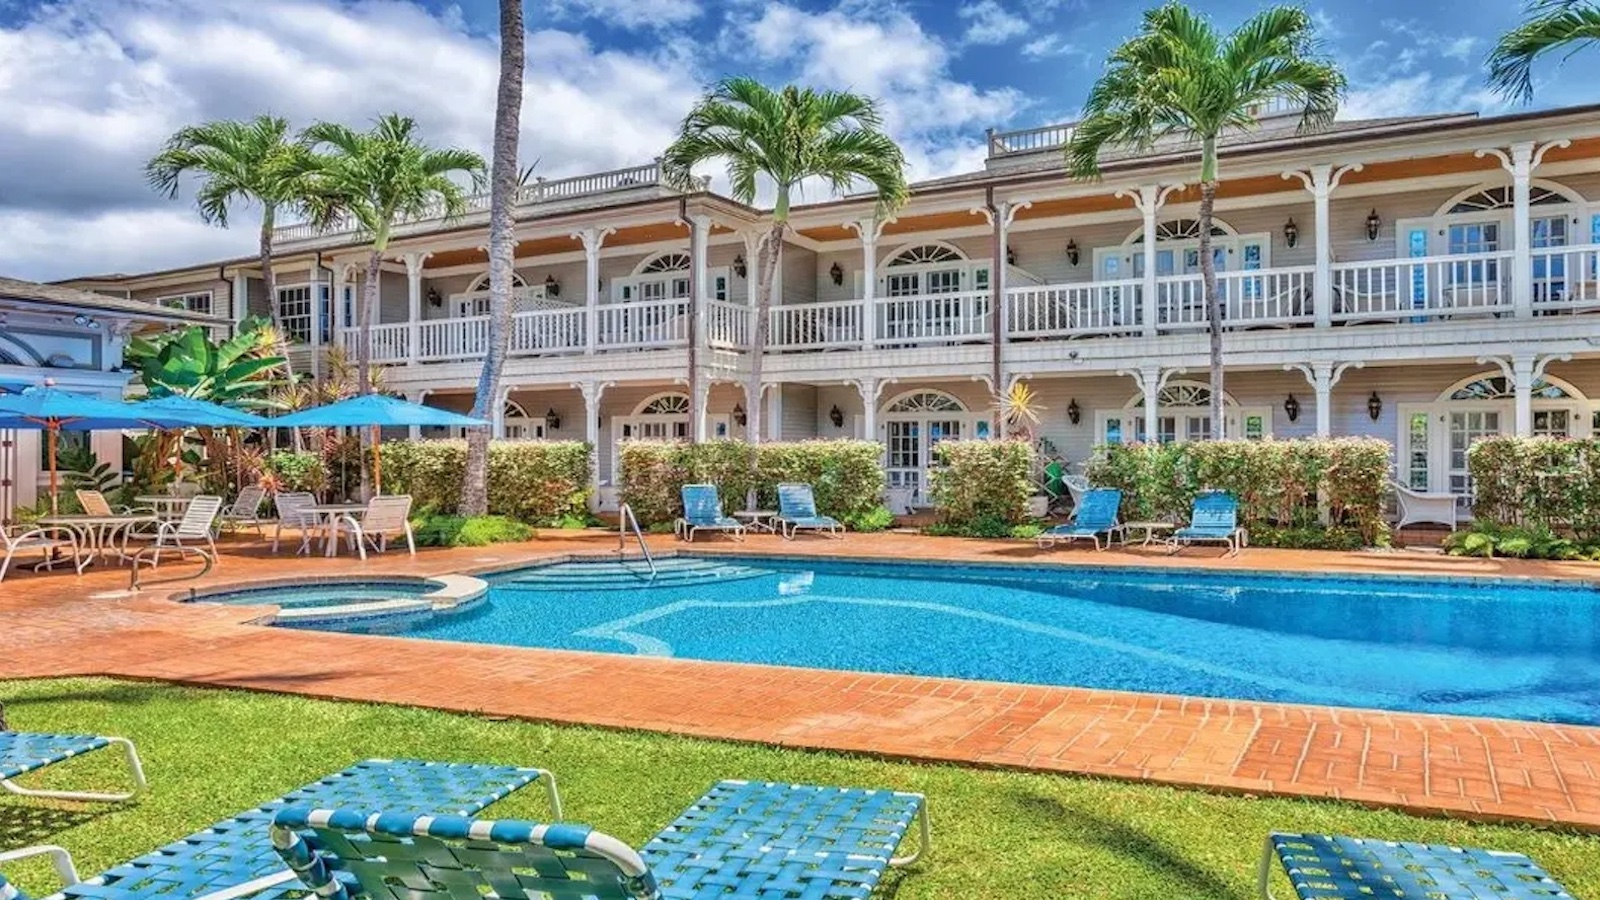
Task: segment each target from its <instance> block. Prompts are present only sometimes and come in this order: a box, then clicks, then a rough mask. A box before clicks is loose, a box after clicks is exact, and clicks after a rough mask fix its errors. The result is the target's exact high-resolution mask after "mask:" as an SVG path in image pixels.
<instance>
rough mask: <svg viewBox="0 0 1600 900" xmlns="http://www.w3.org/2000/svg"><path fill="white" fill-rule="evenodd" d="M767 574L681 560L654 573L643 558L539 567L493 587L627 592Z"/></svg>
mask: <svg viewBox="0 0 1600 900" xmlns="http://www.w3.org/2000/svg"><path fill="white" fill-rule="evenodd" d="M765 574H767V572H766V571H765V570H763V569H755V568H751V567H749V566H741V565H735V564H733V563H725V562H715V561H712V560H704V559H689V558H684V557H677V558H667V559H658V560H656V574H655V577H654V578H651V577H650V565H649V564H648V563H646V562H645V561H644V560H643V559H638V558H630V559H626V560H604V561H595V562H567V563H557V564H555V565H551V566H540V567H539V568H536V569H528V570H527V571H524V572H518V573H515V574H514V575H511V576H508V577H506V578H505V579H504V580H502V581H500V582H499V583H498V584H497V587H500V588H502V589H510V590H528V591H561V590H569V591H571V590H577V591H627V590H637V589H638V588H640V587H661V588H665V587H686V586H690V585H697V584H708V583H713V582H726V581H742V580H744V579H746V578H759V577H761V576H762V575H765Z"/></svg>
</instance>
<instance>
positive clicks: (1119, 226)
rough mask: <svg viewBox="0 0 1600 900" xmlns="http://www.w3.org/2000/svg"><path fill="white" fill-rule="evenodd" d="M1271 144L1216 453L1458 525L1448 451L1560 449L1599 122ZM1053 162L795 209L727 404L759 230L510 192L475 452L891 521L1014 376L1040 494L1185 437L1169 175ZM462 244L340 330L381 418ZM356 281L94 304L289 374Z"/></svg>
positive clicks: (1177, 216) (449, 280)
mask: <svg viewBox="0 0 1600 900" xmlns="http://www.w3.org/2000/svg"><path fill="white" fill-rule="evenodd" d="M1297 125H1298V116H1297V115H1296V114H1294V113H1293V111H1286V110H1283V109H1278V108H1268V109H1263V110H1262V111H1261V115H1260V120H1259V122H1258V127H1257V128H1254V129H1251V130H1248V131H1244V132H1240V133H1237V134H1232V135H1229V136H1227V137H1226V138H1225V139H1224V140H1223V141H1222V158H1221V172H1222V178H1223V181H1222V184H1221V187H1220V189H1219V191H1218V200H1217V203H1216V221H1215V223H1214V225H1213V229H1212V243H1213V255H1214V260H1215V263H1216V268H1217V270H1218V273H1219V276H1218V277H1219V281H1220V285H1219V287H1220V292H1221V295H1222V299H1223V317H1224V327H1225V329H1226V332H1225V336H1224V351H1225V359H1226V379H1225V390H1226V395H1225V397H1224V404H1225V409H1226V410H1227V412H1226V416H1227V422H1226V433H1227V435H1228V436H1230V437H1244V438H1265V437H1269V436H1270V437H1296V436H1303V435H1313V434H1332V435H1376V436H1379V437H1382V438H1385V439H1387V440H1389V441H1392V442H1393V443H1394V444H1395V446H1396V448H1397V460H1396V466H1397V473H1398V476H1399V478H1400V479H1401V480H1403V481H1404V482H1406V483H1408V484H1411V485H1413V486H1416V487H1418V488H1422V489H1429V490H1449V491H1455V492H1457V493H1461V494H1465V493H1466V492H1467V490H1468V488H1469V485H1468V479H1467V471H1466V458H1465V451H1466V448H1467V446H1468V445H1469V444H1470V443H1471V441H1472V440H1474V439H1475V438H1477V437H1479V436H1482V435H1485V434H1495V433H1516V434H1552V435H1572V436H1584V435H1588V434H1590V432H1591V430H1593V429H1594V428H1595V427H1596V425H1595V420H1596V409H1597V407H1596V401H1595V399H1591V398H1596V399H1600V315H1595V313H1600V107H1583V108H1571V109H1558V110H1550V111H1543V112H1536V113H1524V114H1516V115H1506V116H1498V117H1481V116H1478V115H1473V114H1446V115H1430V116H1417V117H1407V118H1392V119H1377V120H1360V121H1340V122H1338V123H1336V124H1334V125H1332V126H1330V127H1328V128H1325V129H1322V130H1319V131H1317V132H1315V133H1306V134H1302V133H1299V132H1298V130H1297ZM1071 133H1072V126H1070V125H1061V126H1051V127H1047V128H1039V129H1032V130H1026V131H1014V132H996V133H991V134H990V135H989V136H988V145H989V153H988V159H987V162H986V164H985V166H984V168H983V169H982V170H981V171H975V172H970V173H965V174H960V175H956V176H953V177H948V178H940V179H936V180H932V181H925V182H922V183H919V184H916V185H914V187H913V191H912V196H911V200H910V202H909V203H908V204H907V205H906V206H905V207H904V208H902V209H901V210H899V211H898V213H897V215H896V216H895V217H894V218H892V219H888V220H883V219H878V218H875V217H874V201H873V198H872V197H870V196H863V197H847V198H843V199H837V200H830V201H827V202H820V203H814V204H810V205H804V206H800V207H797V208H796V209H795V210H794V211H793V213H792V223H793V225H794V230H793V232H792V233H791V235H790V237H789V239H788V241H787V242H786V244H785V246H784V249H783V265H782V267H781V269H780V272H779V275H778V283H777V286H776V299H775V305H774V307H773V309H772V310H771V314H770V316H771V317H770V322H769V325H770V338H769V341H768V345H767V347H766V350H765V353H766V357H765V363H764V372H763V386H764V393H763V396H762V397H760V398H752V397H747V396H746V395H745V391H744V382H745V377H746V372H747V371H748V365H749V353H750V352H751V350H750V343H751V335H752V332H753V322H754V314H755V312H754V306H755V296H754V294H755V284H754V272H755V268H756V261H757V258H758V250H759V248H760V240H761V237H762V235H763V234H764V232H765V231H766V228H767V225H768V216H767V213H766V212H765V211H763V210H760V209H753V208H750V207H747V206H744V205H742V204H739V203H736V202H734V201H732V200H729V199H727V198H725V197H722V196H719V195H718V194H716V193H714V192H712V191H711V190H709V188H708V187H707V186H706V185H705V184H703V183H702V184H696V185H694V186H693V187H694V189H693V190H689V191H680V190H675V189H673V188H671V187H669V186H668V185H667V183H666V182H665V181H664V179H663V178H662V177H661V173H660V171H659V169H658V167H657V166H656V165H654V164H647V165H643V166H640V167H637V168H633V169H626V170H620V171H613V172H605V173H600V174H596V175H589V176H583V177H579V178H570V179H562V180H556V181H541V182H537V183H535V184H533V185H529V186H527V187H525V188H523V189H522V192H521V194H520V197H519V203H518V207H517V222H518V224H517V235H518V245H517V251H516V273H517V279H518V287H517V295H516V313H515V317H514V318H515V326H514V330H513V334H512V337H511V358H510V361H509V363H508V365H507V369H506V380H505V384H506V396H505V398H504V401H503V403H501V404H499V407H500V410H499V411H500V415H499V416H498V417H497V419H496V428H497V430H498V431H499V432H500V433H501V434H503V435H504V436H506V437H512V438H575V439H586V440H589V441H591V442H593V443H594V445H595V446H596V448H597V479H598V481H599V483H600V484H601V486H602V497H603V498H605V499H606V500H607V501H609V500H610V499H612V498H611V497H610V494H609V492H608V490H606V488H607V487H608V486H609V485H610V484H611V483H612V482H613V480H614V476H615V469H614V467H615V460H616V454H615V452H614V448H615V447H616V445H617V444H618V442H620V441H623V440H627V439H630V438H688V437H693V436H701V437H705V436H712V437H715V436H721V435H733V436H737V435H740V434H741V433H743V430H744V427H745V425H746V423H747V422H748V419H749V417H750V416H757V415H759V416H764V417H765V419H764V422H765V423H766V427H765V428H764V430H763V433H764V435H765V436H767V437H769V438H781V439H784V440H793V439H803V438H813V437H836V436H855V437H862V438H870V439H873V440H877V441H879V442H881V443H882V444H883V446H884V453H885V461H886V463H887V466H888V470H889V473H890V478H891V482H892V486H893V487H894V488H895V489H896V492H895V497H894V499H895V500H896V501H897V502H913V503H914V502H919V501H920V493H919V492H920V490H921V488H922V487H923V486H924V485H925V484H926V471H927V467H928V466H929V464H930V461H931V459H932V455H931V451H932V449H933V447H934V445H936V444H937V443H938V442H939V441H942V440H950V439H958V438H969V437H983V436H986V435H988V433H989V429H990V424H989V422H990V419H991V417H992V408H993V404H994V397H995V396H996V393H997V392H999V391H1002V390H1003V389H1004V387H1005V385H1006V384H1007V383H1009V382H1010V381H1011V380H1013V379H1019V378H1020V379H1027V380H1028V382H1029V383H1030V384H1031V385H1032V386H1033V387H1034V388H1035V389H1036V390H1037V391H1038V393H1039V394H1040V395H1041V399H1042V402H1043V404H1044V406H1045V408H1046V411H1045V422H1044V424H1043V427H1042V435H1043V437H1044V438H1045V439H1046V440H1047V441H1048V442H1049V447H1050V448H1051V450H1052V452H1054V453H1056V454H1057V455H1059V456H1062V457H1064V458H1065V459H1066V460H1068V462H1069V463H1078V462H1081V461H1082V460H1084V459H1085V458H1086V457H1088V456H1089V454H1090V453H1091V451H1092V448H1093V447H1094V446H1095V445H1097V444H1100V443H1103V442H1108V441H1109V442H1117V441H1133V440H1146V439H1156V440H1162V441H1189V440H1203V439H1206V438H1208V437H1210V436H1212V435H1213V433H1214V431H1215V428H1214V423H1212V422H1211V420H1210V413H1209V401H1210V388H1209V386H1208V380H1209V379H1208V353H1207V338H1206V306H1205V303H1204V299H1203V292H1202V288H1201V282H1200V260H1199V251H1198V242H1199V237H1200V235H1199V229H1198V223H1197V221H1196V207H1197V203H1198V199H1199V196H1198V190H1197V188H1196V186H1195V185H1194V179H1195V177H1196V174H1197V171H1198V168H1199V166H1198V153H1197V149H1196V147H1195V146H1193V145H1190V144H1186V143H1182V142H1178V141H1172V142H1167V143H1163V144H1159V145H1157V146H1156V147H1154V148H1152V149H1151V150H1149V151H1144V152H1131V151H1130V152H1125V153H1119V154H1115V155H1113V156H1112V157H1110V158H1108V159H1106V160H1104V161H1103V167H1102V168H1103V177H1102V178H1101V179H1100V180H1097V181H1093V182H1085V181H1079V180H1073V179H1070V178H1069V177H1067V175H1066V174H1065V170H1064V164H1063V158H1062V147H1063V145H1064V143H1065V142H1066V141H1067V140H1068V139H1069V138H1070V136H1071ZM486 220H487V201H486V200H483V199H480V200H477V201H475V202H474V205H473V207H472V210H471V212H469V214H468V215H467V216H466V217H464V218H461V219H457V220H455V221H448V222H446V221H441V220H438V219H431V220H426V221H417V222H412V223H408V224H407V225H405V226H404V227H403V228H402V229H401V230H400V233H399V236H398V237H397V238H396V239H395V241H394V242H393V245H392V247H391V249H390V251H389V253H388V256H387V259H386V261H385V265H384V270H383V274H382V281H381V284H380V285H379V289H380V298H381V299H380V311H379V315H378V318H377V322H376V324H374V325H373V326H372V328H371V330H370V334H371V341H372V348H373V351H372V352H373V356H374V359H375V360H376V362H377V363H378V364H380V365H382V366H383V367H385V372H384V385H385V388H386V389H388V390H392V391H396V392H399V393H403V394H405V395H407V396H409V397H410V398H412V399H414V400H420V401H423V402H426V403H429V404H434V405H438V406H441V407H449V408H452V409H458V410H464V409H466V408H467V407H468V406H469V405H470V403H471V392H472V390H473V388H474V387H475V385H476V381H477V377H478V373H479V368H480V360H481V358H482V355H483V352H484V347H485V342H486V338H487V317H486V313H487V302H488V301H487V270H488V259H487V255H486V252H485V245H486V244H487V221H486ZM364 260H365V250H364V247H363V242H362V239H361V236H360V235H359V234H357V233H355V231H354V230H353V229H341V228H337V227H336V228H332V229H328V230H322V231H316V230H313V229H311V228H308V227H306V226H303V225H291V226H287V227H284V228H281V229H280V230H279V233H278V235H277V258H276V260H275V266H276V267H277V272H278V276H277V277H278V289H277V292H276V293H277V296H275V297H266V296H265V295H264V292H263V290H262V288H261V281H260V278H259V274H260V273H259V271H258V270H257V268H256V266H255V264H254V262H253V261H252V260H244V259H241V260H232V261H225V262H222V263H220V264H219V263H215V262H213V263H206V264H203V265H196V266H194V267H192V268H186V269H180V270H174V271H168V272H157V273H151V274H147V275H140V276H135V277H129V278H125V279H117V280H116V284H115V285H109V287H115V288H116V289H119V290H122V291H124V292H125V294H126V296H128V297H131V298H135V299H141V300H147V301H152V302H154V303H156V304H159V305H161V306H164V307H183V308H187V309H193V310H197V311H208V312H210V313H213V314H217V315H220V316H225V317H234V318H239V317H242V316H243V315H245V314H247V313H251V314H265V313H267V312H268V311H269V308H270V307H269V304H275V305H276V307H277V310H278V313H279V315H280V316H282V318H283V320H284V322H285V323H286V325H287V327H288V329H289V331H290V332H291V333H292V334H293V335H294V336H295V337H296V338H297V339H299V340H300V341H301V342H302V343H303V350H301V351H297V352H300V353H303V355H304V365H307V366H311V367H313V368H314V367H315V366H316V365H318V362H317V360H318V356H319V353H320V348H322V347H323V346H325V345H328V344H335V343H338V344H345V345H353V342H354V339H355V332H354V330H353V328H352V325H353V321H354V315H353V304H354V301H355V298H356V297H357V296H359V293H358V292H359V291H360V290H361V288H362V285H361V283H360V282H361V278H362V273H363V271H364ZM80 286H85V287H94V288H96V289H101V290H104V289H107V287H108V285H107V284H106V283H104V282H96V283H94V284H87V283H83V284H80ZM996 317H998V321H997V320H996ZM691 341H693V342H694V343H695V344H696V345H697V347H698V350H697V352H696V353H695V354H694V355H695V357H696V358H697V360H698V365H697V369H698V371H696V372H693V373H691V372H690V371H689V360H690V353H689V348H690V343H691ZM692 395H698V397H699V398H700V399H701V401H702V402H700V403H692V402H691V396H692ZM691 409H694V410H697V411H699V415H698V416H697V417H696V420H695V421H691V418H690V410H691Z"/></svg>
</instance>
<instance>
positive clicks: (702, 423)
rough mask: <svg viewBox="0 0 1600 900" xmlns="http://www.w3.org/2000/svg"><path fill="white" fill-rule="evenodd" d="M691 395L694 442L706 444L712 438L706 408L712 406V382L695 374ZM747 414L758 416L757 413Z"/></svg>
mask: <svg viewBox="0 0 1600 900" xmlns="http://www.w3.org/2000/svg"><path fill="white" fill-rule="evenodd" d="M689 395H690V396H691V397H693V398H694V402H693V403H692V404H691V405H692V406H693V407H694V420H693V421H691V422H690V423H689V427H690V429H692V430H693V432H694V442H695V443H697V444H699V443H704V442H705V441H706V440H707V439H709V438H710V436H711V435H710V431H711V429H710V417H709V416H708V415H707V414H706V407H707V406H708V405H710V404H709V401H710V400H711V382H710V381H709V380H708V379H706V378H702V377H700V374H699V373H698V372H697V373H695V374H694V376H693V377H692V378H690V379H689ZM746 414H747V415H756V413H755V412H748V413H746Z"/></svg>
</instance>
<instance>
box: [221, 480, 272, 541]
mask: <svg viewBox="0 0 1600 900" xmlns="http://www.w3.org/2000/svg"><path fill="white" fill-rule="evenodd" d="M266 499H267V492H266V491H265V490H263V489H262V488H260V487H258V486H256V485H251V486H250V487H247V488H240V489H239V497H238V499H236V500H234V501H233V504H232V505H231V506H228V507H225V508H224V509H223V510H222V527H224V528H228V527H230V526H231V527H238V526H240V525H251V526H254V527H255V530H256V534H259V535H261V536H262V537H266V530H265V529H263V528H262V524H263V523H262V519H261V503H262V501H264V500H266Z"/></svg>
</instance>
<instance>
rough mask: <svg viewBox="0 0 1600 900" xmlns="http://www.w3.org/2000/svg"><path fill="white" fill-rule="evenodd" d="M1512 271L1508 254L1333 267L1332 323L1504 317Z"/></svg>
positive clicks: (1469, 255)
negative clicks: (1488, 316) (1502, 315)
mask: <svg viewBox="0 0 1600 900" xmlns="http://www.w3.org/2000/svg"><path fill="white" fill-rule="evenodd" d="M1511 268H1512V254H1511V252H1510V251H1500V252H1495V253H1468V254H1459V255H1454V256H1427V257H1418V258H1415V259H1386V260H1375V261H1369V262H1353V263H1334V264H1333V267H1332V283H1333V313H1332V317H1333V321H1335V322H1362V321H1400V320H1402V319H1425V318H1431V317H1450V318H1458V317H1464V316H1487V315H1496V314H1501V313H1507V312H1510V311H1511V310H1512V307H1513V303H1512V298H1511V280H1512V279H1511Z"/></svg>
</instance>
